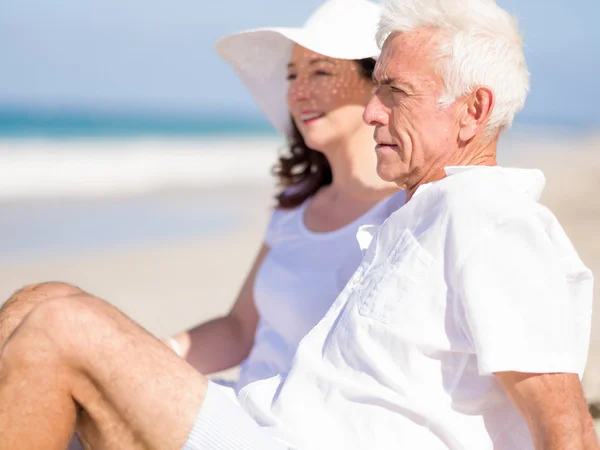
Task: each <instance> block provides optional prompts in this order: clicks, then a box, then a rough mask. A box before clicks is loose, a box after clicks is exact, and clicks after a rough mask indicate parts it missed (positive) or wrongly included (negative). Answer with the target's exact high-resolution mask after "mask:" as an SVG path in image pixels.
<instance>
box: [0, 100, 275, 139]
mask: <svg viewBox="0 0 600 450" xmlns="http://www.w3.org/2000/svg"><path fill="white" fill-rule="evenodd" d="M274 133H275V131H274V129H273V128H272V127H271V125H270V124H269V123H268V122H267V121H266V120H265V119H264V118H262V117H260V116H244V115H236V114H219V115H208V114H202V113H199V114H185V115H183V114H178V115H167V114H159V113H152V114H149V113H135V114H134V113H97V112H76V111H40V110H27V109H2V108H1V107H0V137H9V138H22V137H23V138H24V137H49V138H69V137H92V138H95V137H125V138H126V137H140V136H184V137H185V136H210V135H217V136H221V135H227V136H232V135H269V134H274Z"/></svg>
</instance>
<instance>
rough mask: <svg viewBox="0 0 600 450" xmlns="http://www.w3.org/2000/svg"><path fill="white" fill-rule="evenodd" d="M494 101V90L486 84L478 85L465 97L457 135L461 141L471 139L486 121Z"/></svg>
mask: <svg viewBox="0 0 600 450" xmlns="http://www.w3.org/2000/svg"><path fill="white" fill-rule="evenodd" d="M494 101H495V97H494V92H493V91H492V90H491V89H490V88H488V87H486V86H480V87H478V88H477V89H475V90H474V91H473V92H472V93H471V95H469V96H468V97H467V98H466V100H465V105H464V106H465V109H464V111H463V115H462V117H461V119H460V131H459V135H458V137H459V139H460V140H461V141H462V142H467V141H470V140H471V139H473V137H474V136H475V135H476V134H477V131H478V130H480V129H481V127H482V126H484V125H485V124H486V123H487V121H488V119H489V117H490V114H491V113H492V109H493V108H494Z"/></svg>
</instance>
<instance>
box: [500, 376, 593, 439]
mask: <svg viewBox="0 0 600 450" xmlns="http://www.w3.org/2000/svg"><path fill="white" fill-rule="evenodd" d="M495 375H496V378H497V379H498V381H499V382H500V384H501V385H502V387H503V388H504V389H505V391H506V393H507V394H508V396H509V397H510V399H511V400H512V402H513V403H514V404H515V406H516V407H517V409H518V410H519V412H520V413H521V415H522V416H523V418H524V419H525V420H526V421H527V424H528V425H529V429H530V431H531V434H532V436H533V441H534V443H535V448H536V450H554V449H557V450H559V449H560V450H580V449H585V450H588V449H589V450H597V449H600V445H599V444H598V439H597V437H596V433H595V431H594V422H593V420H592V417H591V415H590V414H589V411H588V408H587V404H586V402H585V399H584V396H583V390H582V388H581V383H580V382H579V377H578V376H577V375H576V374H571V373H545V374H535V373H519V372H496V373H495Z"/></svg>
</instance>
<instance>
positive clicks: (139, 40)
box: [0, 0, 600, 124]
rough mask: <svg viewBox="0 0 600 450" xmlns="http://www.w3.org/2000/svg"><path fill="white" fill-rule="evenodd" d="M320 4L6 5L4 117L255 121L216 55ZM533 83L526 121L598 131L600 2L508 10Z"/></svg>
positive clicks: (1, 60)
mask: <svg viewBox="0 0 600 450" xmlns="http://www.w3.org/2000/svg"><path fill="white" fill-rule="evenodd" d="M320 3H321V0H296V1H292V0H216V1H213V0H177V1H172V0H127V1H123V0H96V1H91V0H53V1H51V2H49V1H47V0H2V1H1V2H0V106H3V105H4V106H6V105H25V106H28V107H44V108H51V109H54V108H65V107H66V108H74V109H103V110H134V111H135V110H146V111H156V112H192V113H199V112H204V113H206V112H208V113H210V112H212V111H218V112H226V111H238V112H243V113H250V114H252V113H256V112H257V109H256V107H255V106H254V104H253V102H252V100H251V98H250V96H249V94H248V93H247V92H246V91H245V89H244V87H243V86H242V85H241V83H240V82H239V81H238V79H237V78H236V77H235V75H234V74H233V72H232V71H231V70H230V69H229V67H228V66H226V65H225V64H224V63H223V62H222V61H221V60H220V59H219V58H218V57H217V56H216V55H215V53H214V51H213V45H214V42H215V41H216V40H217V39H218V38H219V37H220V36H223V35H225V34H227V33H230V32H234V31H238V30H241V29H245V28H252V27H259V26H268V25H282V26H285V25H298V24H300V23H301V22H303V20H304V19H305V18H306V17H307V16H308V14H309V13H310V12H311V11H312V10H314V9H315V8H316V7H317V5H319V4H320ZM498 3H499V4H500V5H502V6H503V7H505V8H506V9H508V10H509V11H511V12H513V13H514V14H516V15H517V17H518V18H519V21H520V24H521V28H522V30H523V32H524V36H525V42H526V44H527V51H526V52H527V53H526V54H527V58H528V61H529V66H530V71H531V72H532V92H531V94H530V97H529V100H528V103H527V106H526V109H525V111H524V112H523V114H522V115H523V116H525V117H527V118H530V119H533V120H559V121H565V120H566V121H585V122H594V123H596V124H600V109H599V108H598V105H599V104H600V83H599V81H598V80H600V49H599V48H598V47H599V46H600V27H599V26H598V24H597V20H598V17H600V0H574V1H567V0H499V1H498Z"/></svg>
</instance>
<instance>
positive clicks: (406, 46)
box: [373, 29, 434, 81]
mask: <svg viewBox="0 0 600 450" xmlns="http://www.w3.org/2000/svg"><path fill="white" fill-rule="evenodd" d="M433 36H434V32H433V31H432V30H430V29H421V30H415V31H412V32H409V33H393V34H391V35H390V36H389V37H388V38H387V39H386V40H385V42H384V44H383V47H382V49H381V55H380V57H379V59H378V60H377V64H376V66H375V70H374V74H373V77H374V78H375V79H376V80H377V81H381V80H385V79H394V78H398V77H402V78H412V77H413V76H417V75H418V74H424V71H425V70H426V69H427V68H430V67H432V65H431V62H432V56H433V49H434V42H433Z"/></svg>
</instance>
